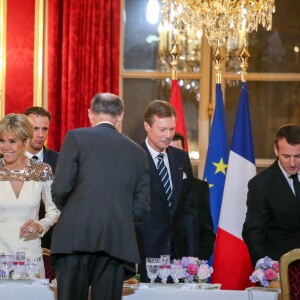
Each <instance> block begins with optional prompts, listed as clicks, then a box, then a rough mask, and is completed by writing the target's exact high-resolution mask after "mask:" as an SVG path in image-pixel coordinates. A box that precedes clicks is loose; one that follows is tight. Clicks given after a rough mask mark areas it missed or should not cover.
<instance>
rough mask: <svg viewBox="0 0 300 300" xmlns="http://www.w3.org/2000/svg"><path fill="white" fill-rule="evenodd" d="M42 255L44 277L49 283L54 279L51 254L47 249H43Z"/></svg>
mask: <svg viewBox="0 0 300 300" xmlns="http://www.w3.org/2000/svg"><path fill="white" fill-rule="evenodd" d="M42 253H43V261H44V267H45V277H46V278H48V279H49V282H51V281H52V280H53V279H54V278H55V272H54V269H53V266H52V262H51V259H50V254H51V252H50V250H49V249H47V248H43V252H42Z"/></svg>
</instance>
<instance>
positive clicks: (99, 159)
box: [51, 123, 150, 263]
mask: <svg viewBox="0 0 300 300" xmlns="http://www.w3.org/2000/svg"><path fill="white" fill-rule="evenodd" d="M52 192H53V197H54V203H55V204H56V205H57V207H58V208H59V209H60V210H61V211H62V214H61V216H60V218H59V220H58V222H57V223H56V226H55V228H54V230H53V235H52V243H51V253H52V254H54V255H55V254H74V253H76V252H86V253H97V252H100V251H101V252H102V251H104V252H106V253H107V254H108V255H109V256H112V257H115V258H118V259H120V260H123V261H127V262H133V263H137V262H139V251H138V246H137V242H136V235H135V228H134V222H143V221H144V220H145V218H146V217H147V215H148V213H149V201H150V198H149V169H148V161H147V155H146V153H145V151H144V150H143V149H142V148H141V147H140V146H139V145H137V144H136V143H134V142H133V141H131V140H130V139H128V138H126V137H125V136H124V135H122V134H121V133H119V132H118V131H117V130H116V129H115V128H114V127H113V126H112V125H110V124H107V123H102V124H100V125H98V126H96V127H92V128H80V129H75V130H71V131H69V132H68V133H67V135H66V137H65V140H64V143H63V145H62V149H61V152H60V154H59V157H58V162H57V167H56V174H55V178H54V183H53V191H52Z"/></svg>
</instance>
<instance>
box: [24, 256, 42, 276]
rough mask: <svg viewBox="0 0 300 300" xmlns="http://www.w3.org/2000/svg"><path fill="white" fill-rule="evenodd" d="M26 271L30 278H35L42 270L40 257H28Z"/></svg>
mask: <svg viewBox="0 0 300 300" xmlns="http://www.w3.org/2000/svg"><path fill="white" fill-rule="evenodd" d="M26 271H27V274H28V277H29V279H35V278H36V277H37V276H36V275H37V274H38V273H39V271H40V259H39V258H36V257H27V258H26Z"/></svg>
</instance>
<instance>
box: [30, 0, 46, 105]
mask: <svg viewBox="0 0 300 300" xmlns="http://www.w3.org/2000/svg"><path fill="white" fill-rule="evenodd" d="M34 28H35V29H34V83H33V105H34V106H43V102H44V101H43V86H44V84H45V79H44V70H43V69H44V52H45V50H44V40H45V0H35V26H34Z"/></svg>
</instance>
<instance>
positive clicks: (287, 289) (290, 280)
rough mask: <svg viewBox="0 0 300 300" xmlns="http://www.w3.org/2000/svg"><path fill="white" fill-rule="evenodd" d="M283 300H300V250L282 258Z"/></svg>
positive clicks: (295, 250)
mask: <svg viewBox="0 0 300 300" xmlns="http://www.w3.org/2000/svg"><path fill="white" fill-rule="evenodd" d="M279 266H280V282H281V296H282V300H299V299H300V249H293V250H291V251H289V252H287V253H285V254H283V255H282V256H281V257H280V260H279Z"/></svg>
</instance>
